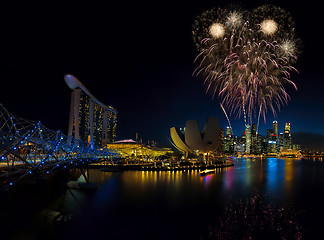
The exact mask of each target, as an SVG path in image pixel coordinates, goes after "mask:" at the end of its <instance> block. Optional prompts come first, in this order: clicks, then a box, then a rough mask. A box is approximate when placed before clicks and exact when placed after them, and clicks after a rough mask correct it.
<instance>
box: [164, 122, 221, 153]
mask: <svg viewBox="0 0 324 240" xmlns="http://www.w3.org/2000/svg"><path fill="white" fill-rule="evenodd" d="M170 135H171V139H172V141H171V143H172V144H173V146H174V147H175V148H177V149H178V150H179V151H181V152H184V153H185V154H186V155H188V153H195V154H197V155H201V154H204V155H205V154H207V153H209V152H212V151H217V150H218V149H219V146H220V137H219V136H220V128H219V123H218V119H217V118H216V117H208V119H207V122H206V124H205V127H204V130H203V131H202V132H201V131H200V129H199V126H198V123H197V121H196V120H188V121H187V123H186V128H184V129H183V130H182V129H181V128H176V127H172V128H170Z"/></svg>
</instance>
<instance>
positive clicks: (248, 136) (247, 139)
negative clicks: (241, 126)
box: [245, 124, 251, 154]
mask: <svg viewBox="0 0 324 240" xmlns="http://www.w3.org/2000/svg"><path fill="white" fill-rule="evenodd" d="M250 152H251V126H250V125H249V124H246V125H245V153H247V154H249V153H250Z"/></svg>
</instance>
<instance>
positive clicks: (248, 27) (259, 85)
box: [192, 5, 297, 123]
mask: <svg viewBox="0 0 324 240" xmlns="http://www.w3.org/2000/svg"><path fill="white" fill-rule="evenodd" d="M192 33H193V40H194V42H195V44H196V46H197V49H198V52H199V54H198V55H197V57H196V59H195V61H194V62H196V63H197V64H198V67H197V68H196V69H195V71H194V72H193V75H194V76H198V75H203V76H204V84H205V85H206V87H207V89H206V92H211V93H212V96H213V97H215V95H216V96H217V97H219V98H220V101H221V105H223V106H225V108H227V110H228V111H229V113H230V115H231V114H235V113H236V114H237V116H238V117H240V116H241V114H242V113H243V115H244V121H245V123H246V122H247V121H249V122H252V118H253V117H258V122H259V118H260V116H263V118H264V121H265V115H266V113H267V111H268V109H270V110H271V111H272V112H273V114H274V115H276V110H275V109H276V108H277V109H278V110H280V106H282V105H285V104H287V103H288V100H289V95H288V93H287V92H286V90H285V88H284V85H292V86H293V87H294V88H295V89H296V90H297V87H296V85H295V83H294V82H293V81H292V80H291V79H290V73H291V72H292V71H297V70H296V69H295V68H294V67H293V66H292V64H293V63H295V62H296V60H297V47H296V38H295V28H294V24H293V21H292V18H291V16H290V14H289V13H287V12H286V11H284V10H283V9H281V8H279V7H276V6H273V5H264V6H261V7H258V8H256V9H255V10H253V11H252V12H247V11H244V10H241V9H237V8H235V7H232V8H225V9H221V8H219V9H215V8H214V9H210V10H208V11H205V12H203V13H202V14H201V15H200V16H198V17H197V18H196V20H195V21H194V24H193V31H192Z"/></svg>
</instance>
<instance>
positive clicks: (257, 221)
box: [1, 158, 324, 240]
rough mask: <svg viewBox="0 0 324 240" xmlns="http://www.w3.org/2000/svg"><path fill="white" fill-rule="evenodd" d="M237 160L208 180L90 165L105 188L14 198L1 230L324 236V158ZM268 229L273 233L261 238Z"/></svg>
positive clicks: (53, 234) (27, 235) (98, 235)
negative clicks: (109, 169) (113, 171)
mask: <svg viewBox="0 0 324 240" xmlns="http://www.w3.org/2000/svg"><path fill="white" fill-rule="evenodd" d="M233 161H234V164H235V166H234V167H229V168H226V169H223V170H220V171H218V172H216V173H215V174H212V175H208V176H205V177H200V176H199V172H198V171H180V172H144V171H143V172H141V171H123V172H118V173H107V172H101V171H100V170H90V180H91V181H92V182H95V183H97V184H98V185H99V186H100V187H99V189H98V190H97V191H92V192H91V191H90V192H89V191H81V190H64V191H62V192H61V193H60V194H56V195H55V197H54V195H51V194H49V193H46V194H45V195H46V196H42V194H41V193H38V194H36V195H34V196H33V195H32V194H30V195H28V194H26V193H23V194H20V195H19V194H18V195H17V194H15V195H14V196H12V198H13V200H12V203H13V204H11V205H10V206H8V208H7V207H6V210H2V211H4V212H3V214H7V215H8V222H7V223H10V224H9V225H10V226H9V227H8V228H7V229H3V228H1V231H2V232H4V231H6V230H7V231H9V230H10V231H12V234H10V238H15V239H36V238H39V239H41V238H45V237H46V238H53V239H197V240H200V239H219V238H220V236H222V238H223V239H231V238H232V239H236V238H238V237H239V238H242V237H248V236H252V237H254V238H256V239H258V238H260V239H261V238H262V239H264V238H268V239H276V238H281V237H282V236H284V237H288V239H289V238H290V239H295V238H297V237H300V236H301V237H302V238H303V239H317V238H318V236H321V235H322V230H323V227H324V221H323V219H324V218H323V217H324V205H323V204H324V164H323V163H322V161H321V159H316V160H298V159H277V158H264V159H252V158H249V159H244V158H240V159H235V158H234V159H233ZM79 181H82V178H80V179H79ZM49 196H50V197H49ZM37 206H39V207H37ZM1 209H4V207H3V206H2V208H1ZM13 209H16V210H13ZM28 209H30V210H28ZM58 214H60V215H58ZM4 219H6V217H3V216H2V221H4ZM13 219H16V221H17V225H16V226H12V222H13ZM7 223H6V224H7ZM6 224H2V227H4V226H6ZM13 230H14V231H13ZM244 231H246V232H247V233H241V232H244ZM263 231H265V232H266V234H264V235H262V234H261V235H260V232H263ZM233 232H234V233H235V232H236V233H237V232H239V234H236V235H235V234H234V235H233V234H231V233H233ZM319 234H320V235H319ZM265 236H266V237H265Z"/></svg>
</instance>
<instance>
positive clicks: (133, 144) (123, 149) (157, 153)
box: [107, 139, 173, 160]
mask: <svg viewBox="0 0 324 240" xmlns="http://www.w3.org/2000/svg"><path fill="white" fill-rule="evenodd" d="M107 148H109V149H111V150H115V151H117V152H118V153H119V154H120V156H121V158H125V159H142V160H149V159H156V158H160V157H162V156H165V155H167V154H169V155H170V154H172V153H173V151H172V149H170V148H157V147H153V146H150V145H145V144H143V143H140V142H137V141H134V140H133V139H126V140H120V141H116V142H114V143H109V144H107Z"/></svg>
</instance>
